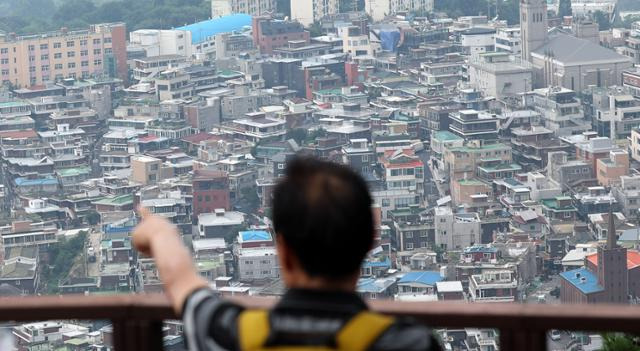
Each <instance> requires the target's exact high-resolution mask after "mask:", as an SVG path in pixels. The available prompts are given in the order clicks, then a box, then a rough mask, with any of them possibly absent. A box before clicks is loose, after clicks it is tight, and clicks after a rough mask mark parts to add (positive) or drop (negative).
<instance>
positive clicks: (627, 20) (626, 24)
mask: <svg viewBox="0 0 640 351" xmlns="http://www.w3.org/2000/svg"><path fill="white" fill-rule="evenodd" d="M638 21H640V16H638V15H629V16H626V17H625V18H624V21H622V24H621V25H622V26H623V27H624V28H627V29H630V28H631V25H632V24H633V23H634V22H638Z"/></svg>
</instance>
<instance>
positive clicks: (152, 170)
mask: <svg viewBox="0 0 640 351" xmlns="http://www.w3.org/2000/svg"><path fill="white" fill-rule="evenodd" d="M161 166H162V160H160V159H158V158H155V157H150V156H144V155H136V156H133V157H131V180H133V181H135V182H138V183H140V184H144V185H148V184H155V183H156V182H158V181H159V180H161V179H162V174H161Z"/></svg>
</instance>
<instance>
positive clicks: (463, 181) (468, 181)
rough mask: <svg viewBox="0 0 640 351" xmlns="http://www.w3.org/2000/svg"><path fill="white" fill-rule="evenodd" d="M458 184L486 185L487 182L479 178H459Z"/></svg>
mask: <svg viewBox="0 0 640 351" xmlns="http://www.w3.org/2000/svg"><path fill="white" fill-rule="evenodd" d="M458 184H460V185H486V184H485V183H483V182H481V181H479V180H477V179H473V178H471V179H460V180H458Z"/></svg>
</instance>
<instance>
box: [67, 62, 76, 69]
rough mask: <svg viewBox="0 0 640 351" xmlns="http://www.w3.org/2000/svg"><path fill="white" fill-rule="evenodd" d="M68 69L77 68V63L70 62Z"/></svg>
mask: <svg viewBox="0 0 640 351" xmlns="http://www.w3.org/2000/svg"><path fill="white" fill-rule="evenodd" d="M67 68H76V63H75V62H69V63H68V64H67Z"/></svg>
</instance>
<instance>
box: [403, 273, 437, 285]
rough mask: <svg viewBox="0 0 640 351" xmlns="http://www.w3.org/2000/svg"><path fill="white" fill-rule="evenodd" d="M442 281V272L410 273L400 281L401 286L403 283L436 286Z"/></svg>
mask: <svg viewBox="0 0 640 351" xmlns="http://www.w3.org/2000/svg"><path fill="white" fill-rule="evenodd" d="M441 280H442V276H440V272H432V271H422V272H409V273H407V274H405V275H404V276H403V277H402V278H401V279H400V281H398V283H399V284H402V283H420V284H425V285H434V284H435V283H437V282H439V281H441Z"/></svg>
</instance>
